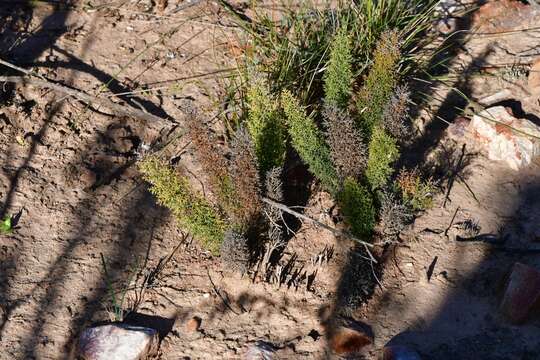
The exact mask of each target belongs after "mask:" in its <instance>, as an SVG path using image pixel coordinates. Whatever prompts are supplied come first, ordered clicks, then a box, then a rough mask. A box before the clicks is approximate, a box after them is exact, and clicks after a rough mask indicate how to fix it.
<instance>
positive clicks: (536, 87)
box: [527, 59, 540, 96]
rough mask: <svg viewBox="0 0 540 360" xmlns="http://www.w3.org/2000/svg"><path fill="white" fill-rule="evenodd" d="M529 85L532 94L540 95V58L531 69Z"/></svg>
mask: <svg viewBox="0 0 540 360" xmlns="http://www.w3.org/2000/svg"><path fill="white" fill-rule="evenodd" d="M527 85H528V87H529V91H530V92H531V94H533V95H535V96H538V95H540V59H538V60H536V61H535V62H534V63H533V64H532V66H531V69H530V70H529V78H528V80H527Z"/></svg>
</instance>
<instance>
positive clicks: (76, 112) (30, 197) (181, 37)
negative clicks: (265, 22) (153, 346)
mask: <svg viewBox="0 0 540 360" xmlns="http://www.w3.org/2000/svg"><path fill="white" fill-rule="evenodd" d="M508 2H512V3H514V2H513V1H508ZM23 3H24V2H22V1H21V2H18V1H13V2H10V3H9V4H6V3H5V2H4V3H1V4H0V27H1V31H2V36H1V38H0V49H1V50H0V53H1V55H2V58H3V59H9V60H10V61H11V62H12V63H16V64H17V65H19V66H21V67H24V68H26V69H33V70H34V71H36V72H38V73H40V74H43V75H46V76H47V77H48V78H50V79H54V80H57V81H59V82H61V83H63V84H66V85H69V86H73V87H76V88H78V89H83V90H85V91H87V92H90V93H93V94H98V93H99V94H101V96H104V95H108V96H111V97H112V95H111V92H114V93H115V94H121V93H125V92H130V91H133V90H136V91H137V92H136V93H134V94H126V95H118V96H116V97H114V99H115V101H120V102H122V103H123V104H125V105H128V106H134V107H137V108H140V107H143V108H145V109H146V110H147V111H148V112H150V113H153V114H155V115H157V116H160V117H162V118H164V119H167V120H163V121H162V122H152V123H150V122H143V121H141V120H134V119H130V118H120V117H117V116H116V117H115V116H110V115H109V114H108V112H107V109H99V108H96V107H87V106H86V105H84V104H81V103H79V102H77V101H76V100H74V99H72V98H66V97H62V95H59V94H55V93H53V92H51V91H48V90H44V89H40V88H36V87H31V86H28V87H18V88H16V89H14V88H13V87H11V86H10V85H6V86H4V87H3V88H2V103H1V107H0V139H1V140H0V149H1V152H0V201H1V203H0V205H1V210H2V215H4V214H19V218H18V222H17V225H16V228H15V229H14V231H13V232H12V233H11V234H8V235H0V245H1V247H0V260H1V264H0V315H1V316H0V359H61V358H68V357H69V356H70V354H71V353H72V351H73V344H74V342H75V339H76V338H77V335H78V333H79V332H80V331H81V329H82V328H84V327H85V326H88V325H90V324H93V323H96V322H99V321H106V320H109V312H108V311H107V308H108V307H110V292H109V291H108V283H112V284H113V285H114V286H115V287H116V288H119V287H121V286H122V284H125V283H126V282H127V281H128V279H130V280H132V283H134V282H135V280H137V284H138V285H137V286H140V285H141V283H142V280H141V279H142V276H143V275H149V274H152V271H154V270H155V269H156V268H158V267H159V263H160V259H163V258H164V257H166V256H168V255H169V254H171V252H172V251H173V249H175V247H177V246H179V248H178V251H177V252H175V253H174V256H173V257H172V259H171V261H170V262H168V263H167V265H166V266H165V268H164V269H162V271H161V272H160V273H159V276H158V277H157V278H151V277H150V279H151V280H150V281H149V282H148V284H147V285H148V289H147V290H146V291H145V292H144V293H143V294H142V296H141V297H139V298H137V297H136V294H140V291H139V292H138V291H137V289H135V290H130V291H128V296H127V297H128V301H127V303H126V304H127V305H129V306H132V305H133V304H134V302H137V303H138V308H137V313H138V314H139V315H137V316H135V317H134V318H132V321H135V322H136V321H139V322H140V323H143V324H146V325H153V326H157V327H158V328H159V329H160V331H161V333H162V335H163V339H162V343H161V355H160V356H161V358H162V359H217V358H223V359H234V358H239V357H241V355H242V354H243V352H244V351H245V349H246V346H248V345H249V344H250V343H252V342H255V341H257V340H264V341H267V342H270V343H273V344H274V345H276V346H277V347H281V349H280V350H278V351H277V355H278V357H279V358H284V359H303V358H305V359H319V358H320V359H322V358H332V357H333V356H332V355H331V354H329V353H328V351H327V350H326V349H327V347H326V341H325V338H324V329H323V327H322V326H321V321H320V316H321V314H322V313H324V309H325V308H326V307H328V306H329V305H331V304H332V302H333V299H334V297H335V293H336V286H337V284H338V283H339V278H340V276H341V274H342V273H343V272H344V271H347V267H350V266H351V264H350V261H349V260H348V257H347V256H346V253H347V249H348V247H349V246H348V244H343V243H342V242H341V241H339V240H336V239H335V238H334V236H332V235H331V234H329V233H327V232H325V231H322V230H319V229H315V228H313V227H312V226H309V225H308V224H305V225H303V226H301V227H300V228H299V229H298V230H297V231H296V236H294V237H293V238H292V240H291V242H290V243H289V246H288V252H289V253H290V254H292V253H297V254H298V263H299V264H305V267H306V268H307V269H309V271H310V273H315V272H316V276H315V280H314V283H313V285H312V286H311V287H310V289H306V286H305V284H302V285H300V286H298V288H295V286H291V287H290V288H287V286H282V287H281V288H279V287H277V286H276V285H274V284H266V283H253V282H252V281H251V280H250V279H249V278H247V277H243V278H242V277H240V275H237V274H231V273H229V272H227V271H226V269H223V267H222V266H221V264H220V262H219V259H216V258H213V257H212V256H211V255H210V254H208V253H206V252H204V251H203V250H202V249H201V248H200V247H199V246H198V245H197V243H196V242H194V241H191V240H190V239H189V238H186V237H185V236H184V235H183V234H182V232H181V231H180V230H179V229H178V228H177V226H176V225H175V223H174V220H173V219H172V218H171V217H170V215H169V213H168V212H167V211H166V210H165V209H163V208H161V207H159V206H158V205H156V204H155V202H154V200H153V198H152V196H151V195H150V194H149V193H148V191H147V189H146V186H145V185H144V183H143V182H142V181H141V180H140V177H139V174H138V172H137V169H136V166H135V165H134V163H135V161H136V159H137V158H138V156H140V155H141V154H142V153H144V151H147V148H148V147H152V146H157V145H156V142H159V143H160V144H162V143H164V141H170V142H167V143H168V144H169V145H167V146H169V148H170V154H171V157H172V158H174V160H175V161H182V162H183V163H185V164H187V165H188V166H190V167H191V171H192V172H193V173H194V174H197V171H198V168H197V166H196V163H195V162H193V161H192V150H193V149H190V148H189V147H188V146H187V145H188V144H187V143H186V141H185V140H183V138H182V136H181V133H182V131H181V129H182V126H181V124H182V119H183V117H184V116H185V114H184V110H185V108H186V107H190V106H191V107H196V108H198V109H200V110H201V111H202V112H203V113H205V114H208V118H209V119H210V118H211V117H212V116H214V115H215V114H216V113H217V112H218V111H220V110H221V109H222V103H223V101H224V93H223V84H224V82H225V81H226V80H225V76H226V75H227V74H228V73H227V71H229V70H228V69H230V68H232V67H234V66H235V62H234V58H235V56H238V54H239V49H238V47H237V46H236V45H235V44H237V39H238V36H240V35H239V34H240V32H239V30H238V29H237V28H235V27H234V26H233V25H232V22H231V21H230V20H229V17H228V15H227V14H226V13H225V12H224V11H223V10H222V9H221V8H220V7H219V6H217V5H216V4H215V3H214V2H211V1H209V2H206V1H201V2H196V1H192V3H193V4H191V6H185V5H186V4H188V3H187V2H176V1H169V6H168V7H167V8H166V9H165V11H164V13H163V14H158V13H157V12H156V9H150V10H148V6H147V5H148V2H145V1H135V0H132V1H119V2H115V3H112V4H111V3H109V2H105V1H103V2H100V1H92V2H87V1H76V2H73V3H72V4H68V5H65V3H66V2H62V3H63V5H61V6H59V5H51V4H47V3H37V4H35V5H34V6H32V7H29V6H26V5H24V4H23ZM489 3H499V2H498V1H497V2H489ZM489 3H488V5H489ZM500 3H506V1H501V2H500ZM515 3H519V2H517V1H516V2H515ZM519 4H521V3H519ZM100 5H104V6H100ZM495 10H497V9H495ZM495 10H493V9H489V8H487V9H486V8H485V7H484V8H480V9H479V10H476V11H474V12H472V13H470V14H469V15H467V17H465V18H461V19H460V20H459V21H458V25H459V26H460V27H462V28H464V29H471V28H473V27H474V28H477V29H479V33H480V35H476V36H472V37H471V38H469V37H468V36H463V37H462V38H461V41H463V45H462V46H461V47H459V48H457V50H456V51H455V52H454V53H451V54H448V56H450V57H451V60H450V63H449V65H450V67H451V69H453V71H452V72H451V74H455V75H453V76H450V77H449V78H448V79H447V80H446V86H448V85H451V86H455V87H456V88H459V89H460V90H461V91H463V92H464V93H466V94H467V95H469V96H470V97H471V98H473V99H481V98H483V97H485V96H487V95H492V94H494V93H496V92H498V91H500V90H502V89H509V90H510V93H511V97H510V98H508V99H505V100H506V102H505V103H504V104H505V105H507V106H511V107H513V108H514V109H515V111H518V110H519V107H520V106H521V108H522V109H521V110H522V111H523V113H524V114H528V115H529V117H530V118H531V119H536V120H537V119H538V118H536V117H535V114H538V115H540V108H539V106H538V98H537V97H535V96H534V95H533V94H531V93H530V92H529V91H528V89H527V69H528V65H530V64H531V63H532V62H533V61H535V60H536V59H537V58H538V57H540V54H539V51H538V49H539V46H540V32H535V31H517V32H516V31H514V32H513V30H516V29H531V28H534V27H538V26H540V20H539V19H540V11H539V10H538V9H537V8H536V7H533V6H532V5H530V6H526V5H523V6H522V5H519V6H512V7H511V9H510V10H505V11H504V16H502V15H500V14H499V15H497V16H495V15H494V14H493V13H490V11H492V12H493V11H495ZM465 34H467V33H465ZM105 83H107V84H108V89H110V90H104V88H103V87H101V86H102V84H105ZM148 88H153V89H154V90H152V91H150V92H149V91H146V92H143V91H141V90H147V89H148ZM433 96H434V97H435V98H436V99H439V100H440V101H439V102H438V101H434V104H433V106H432V108H431V109H430V111H422V112H421V113H419V114H418V121H417V123H418V129H419V137H418V139H417V141H416V142H414V143H413V144H412V145H411V150H410V151H409V153H408V156H406V157H404V159H403V162H404V163H408V162H417V163H418V159H423V160H422V161H420V163H421V164H423V165H425V167H427V168H430V169H431V171H432V173H433V174H434V176H436V179H437V180H439V183H440V185H441V194H440V195H438V196H437V197H436V200H435V204H434V207H433V209H431V210H429V211H427V212H425V213H423V214H420V215H419V217H418V218H417V219H416V220H415V223H414V224H413V225H412V226H411V227H410V228H409V229H407V231H405V232H404V233H403V234H402V235H401V236H400V242H399V243H397V244H391V245H389V246H387V248H386V249H385V251H384V252H382V254H381V257H382V258H383V259H384V263H383V267H382V269H381V274H380V275H379V278H380V280H381V286H377V287H376V289H375V290H374V293H373V295H372V296H371V298H370V299H369V301H367V302H366V303H365V304H364V305H363V306H362V307H361V308H360V309H359V310H358V312H357V313H356V314H354V315H355V318H357V319H358V320H361V321H363V322H365V323H367V324H369V325H370V326H371V327H372V329H373V332H374V334H375V342H374V344H373V345H372V346H370V347H369V348H367V349H366V352H365V354H364V355H365V357H366V358H368V359H374V358H376V357H377V355H378V354H379V353H380V349H381V348H382V347H383V346H384V345H385V344H387V343H388V342H390V343H392V344H406V345H411V346H413V347H415V348H416V349H417V350H418V351H419V352H420V354H421V355H422V356H423V358H425V359H538V358H540V320H539V318H538V317H532V318H531V319H530V320H529V321H528V322H527V323H526V324H525V325H521V326H511V325H509V324H508V323H507V322H506V321H505V320H504V319H503V318H501V317H500V316H499V315H498V311H497V307H498V303H499V301H500V300H499V299H500V291H501V287H502V285H503V284H504V277H505V275H506V274H507V271H508V269H509V268H510V266H511V265H512V264H513V263H514V262H516V261H520V262H524V263H527V264H532V265H536V266H540V259H539V256H538V254H535V253H524V252H519V251H503V250H501V249H494V248H493V247H492V246H491V245H489V244H483V243H478V242H475V243H457V242H456V241H455V240H454V236H453V235H454V234H455V231H456V230H455V229H454V228H451V229H450V230H449V231H448V232H447V233H446V235H448V236H446V235H445V230H446V229H447V227H448V225H449V224H450V222H451V220H452V217H453V216H454V214H456V216H455V219H454V223H459V222H462V221H464V220H467V219H473V220H475V221H478V223H479V225H480V226H481V229H482V231H481V232H482V233H497V234H500V235H501V236H502V237H503V238H504V239H506V242H505V245H506V246H509V247H512V248H514V249H515V248H519V249H522V248H525V247H527V248H530V247H531V246H534V245H535V243H537V242H538V241H540V171H539V170H540V164H538V163H535V164H533V165H531V166H530V167H529V168H527V169H523V170H521V171H519V172H516V171H512V170H510V169H508V168H507V167H506V166H505V165H504V164H503V163H499V162H493V161H489V160H488V159H487V158H486V157H485V156H484V154H483V153H482V151H481V149H479V148H476V147H475V146H474V142H473V141H471V140H470V139H469V138H468V137H466V136H464V137H462V138H456V136H454V137H452V138H450V137H449V136H448V134H447V132H446V125H445V123H444V122H443V121H440V119H439V118H438V116H439V117H441V118H444V119H446V120H447V121H450V122H452V121H454V120H455V118H456V117H457V112H456V111H455V109H454V107H455V106H458V107H464V106H465V105H466V104H465V103H463V101H462V99H461V98H460V97H459V96H456V95H455V93H449V92H448V91H445V90H444V87H443V86H441V87H440V88H439V89H438V90H436V91H434V92H433ZM464 144H465V147H463V145H464ZM194 164H195V165H194ZM432 164H433V166H431V165H432ZM455 174H459V177H457V176H455ZM452 179H454V181H453V180H452ZM456 179H457V180H456ZM448 188H450V190H449V192H448V194H449V195H448V199H446V196H445V192H446V190H447V189H448ZM331 205H332V203H331V201H329V199H328V196H327V195H326V194H324V193H320V192H317V191H316V188H314V191H312V193H311V195H310V198H309V199H308V200H307V210H306V212H307V213H308V214H309V215H311V216H312V217H315V218H317V219H318V220H320V221H322V222H326V223H329V224H332V225H335V224H333V222H332V220H333V216H332V215H333V214H332V209H331ZM325 247H333V249H334V253H333V256H332V257H331V258H330V259H329V261H326V262H323V263H322V265H314V263H315V262H316V261H314V260H315V259H316V258H317V255H318V254H321V252H322V251H323V250H324V249H325ZM102 259H104V260H105V262H106V264H108V266H107V273H108V274H105V271H104V268H103V265H102ZM353 268H354V267H353ZM132 269H137V270H138V271H139V273H140V274H142V275H141V276H140V277H139V278H136V279H134V278H133V277H131V276H130V273H133V272H136V271H134V270H132ZM154 273H155V272H154ZM147 279H149V277H147ZM355 285H356V286H358V287H362V286H363V285H362V284H355ZM366 291H367V292H369V291H370V290H369V289H368V290H366ZM141 314H144V315H146V316H143V315H141ZM194 316H197V317H199V318H200V319H201V320H202V323H201V329H200V331H198V332H189V331H187V330H186V327H185V325H186V323H187V321H188V320H189V319H190V318H192V317H194Z"/></svg>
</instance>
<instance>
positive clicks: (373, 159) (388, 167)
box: [366, 126, 399, 189]
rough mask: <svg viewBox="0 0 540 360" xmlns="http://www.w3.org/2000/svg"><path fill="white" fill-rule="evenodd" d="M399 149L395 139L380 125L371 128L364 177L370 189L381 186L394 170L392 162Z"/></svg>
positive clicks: (395, 158) (396, 156)
mask: <svg viewBox="0 0 540 360" xmlns="http://www.w3.org/2000/svg"><path fill="white" fill-rule="evenodd" d="M398 156H399V149H398V146H397V142H396V140H395V139H394V138H393V137H392V136H390V135H389V134H388V133H387V132H386V131H385V130H384V129H383V128H382V127H381V126H377V127H375V128H374V129H373V133H372V134H371V141H370V143H369V157H368V164H367V170H366V177H367V180H368V182H369V184H370V185H371V188H372V189H380V188H383V187H384V186H385V185H386V183H387V182H388V179H389V178H390V176H391V175H392V173H393V172H394V169H393V168H392V163H393V162H394V161H396V160H397V158H398Z"/></svg>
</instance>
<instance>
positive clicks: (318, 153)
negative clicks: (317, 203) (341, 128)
mask: <svg viewBox="0 0 540 360" xmlns="http://www.w3.org/2000/svg"><path fill="white" fill-rule="evenodd" d="M281 101H282V106H283V111H284V112H285V119H286V123H287V128H288V131H289V135H290V137H291V143H292V146H293V147H294V148H295V150H296V151H297V152H298V155H300V158H302V160H303V161H304V162H305V163H306V164H307V165H308V167H309V171H310V172H311V173H312V174H313V175H314V176H315V177H316V178H317V179H318V180H319V181H320V182H321V183H322V184H323V186H324V188H325V189H326V190H327V191H328V192H330V193H332V194H336V192H337V190H338V177H337V173H336V170H335V168H334V166H333V165H332V157H331V155H330V149H329V148H328V146H327V145H326V142H325V141H324V136H323V134H322V132H321V131H320V130H319V129H318V128H317V125H316V124H315V122H314V121H313V119H311V118H310V117H309V116H307V115H306V112H305V110H304V109H303V108H302V107H301V106H300V104H299V103H298V100H296V99H295V98H294V96H293V95H292V94H291V93H290V92H288V91H284V92H283V93H282V99H281Z"/></svg>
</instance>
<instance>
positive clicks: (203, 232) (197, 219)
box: [139, 157, 226, 255]
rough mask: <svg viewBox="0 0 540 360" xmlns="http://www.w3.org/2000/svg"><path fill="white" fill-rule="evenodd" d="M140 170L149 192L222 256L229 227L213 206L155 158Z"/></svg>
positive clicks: (207, 246)
mask: <svg viewBox="0 0 540 360" xmlns="http://www.w3.org/2000/svg"><path fill="white" fill-rule="evenodd" d="M139 169H140V170H141V172H142V174H143V177H144V179H145V180H146V181H148V182H149V183H150V185H151V187H150V192H151V193H152V194H154V195H155V196H156V198H157V200H158V203H159V204H161V205H163V206H166V207H167V208H169V209H170V210H171V212H172V213H173V214H174V216H175V217H176V219H177V220H178V222H179V223H180V226H182V227H183V228H185V229H186V230H187V231H189V232H190V233H191V234H193V236H195V237H196V238H197V239H199V240H200V241H201V242H202V243H203V245H204V247H205V248H206V249H208V250H209V251H211V252H212V253H213V254H215V255H217V254H219V249H220V246H221V242H222V241H223V236H224V233H225V230H226V224H225V222H224V221H223V220H222V219H221V217H220V216H219V214H218V212H217V211H216V210H215V209H214V208H213V207H212V205H210V204H209V203H208V201H207V200H206V199H205V198H204V197H202V196H200V195H198V194H197V193H195V192H194V191H193V189H192V188H191V186H190V185H189V182H188V180H187V179H186V178H185V177H182V176H179V175H178V174H177V173H176V172H175V171H174V169H172V168H171V167H170V166H168V165H167V164H164V163H163V162H161V161H159V160H158V159H156V158H152V157H149V158H147V159H145V160H143V161H141V162H140V163H139Z"/></svg>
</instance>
